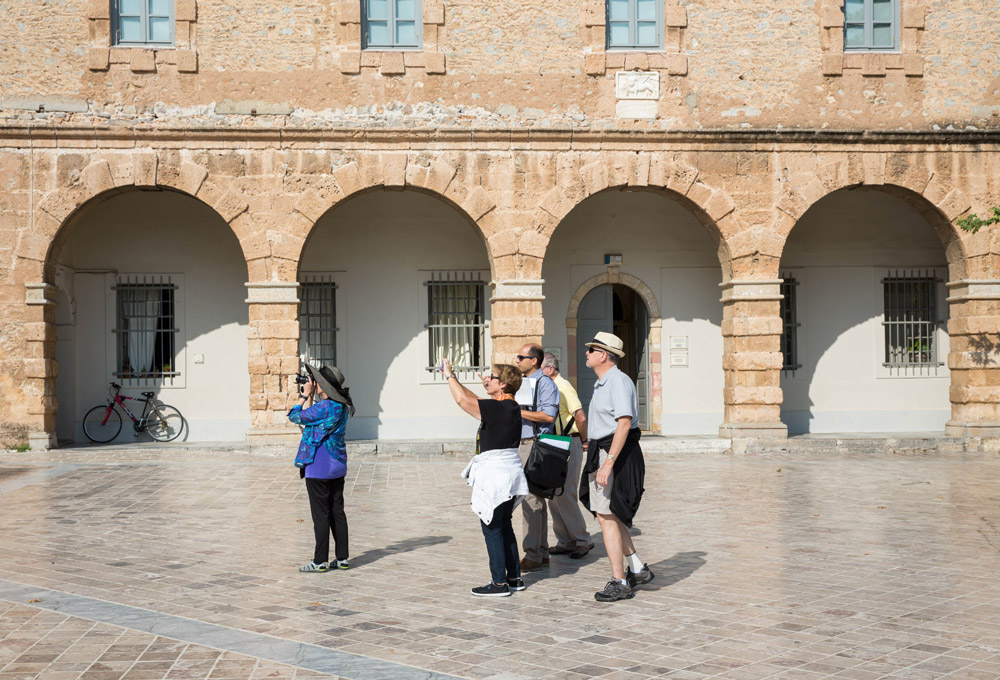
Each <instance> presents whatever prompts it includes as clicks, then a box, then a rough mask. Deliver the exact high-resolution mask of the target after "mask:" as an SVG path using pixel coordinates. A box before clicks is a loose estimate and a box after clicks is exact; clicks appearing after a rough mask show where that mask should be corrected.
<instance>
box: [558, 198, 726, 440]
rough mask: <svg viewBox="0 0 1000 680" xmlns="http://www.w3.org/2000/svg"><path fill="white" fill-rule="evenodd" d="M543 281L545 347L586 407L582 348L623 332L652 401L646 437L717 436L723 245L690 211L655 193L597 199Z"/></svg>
mask: <svg viewBox="0 0 1000 680" xmlns="http://www.w3.org/2000/svg"><path fill="white" fill-rule="evenodd" d="M609 256H610V257H609ZM614 256H620V260H618V258H617V257H614ZM543 278H544V279H545V301H544V302H543V313H544V315H545V319H546V330H545V338H544V343H543V344H544V345H545V347H546V349H548V350H550V351H553V353H555V354H557V355H559V356H560V357H562V358H563V361H562V365H563V370H564V373H565V374H566V377H567V378H569V379H570V380H575V381H576V383H575V384H576V385H577V390H578V391H579V393H580V397H581V400H583V401H584V403H587V402H589V397H590V396H591V394H592V392H593V376H592V375H587V373H589V369H587V368H586V363H585V359H584V356H583V352H584V350H585V347H584V343H586V342H587V341H588V340H590V339H591V338H592V337H593V334H594V333H595V332H597V331H598V330H605V331H612V332H614V331H621V332H622V333H625V334H627V335H629V337H628V338H626V337H625V336H622V338H623V340H624V341H625V342H626V363H623V368H625V367H626V365H627V366H628V367H629V370H631V371H633V372H634V373H635V375H634V376H633V378H634V379H636V380H637V381H638V384H637V387H639V392H640V395H642V394H643V393H645V395H646V403H647V409H648V414H647V415H646V417H645V421H646V423H645V424H644V427H647V428H648V429H650V430H652V431H654V432H662V433H664V434H716V433H717V432H718V428H719V425H720V423H721V422H722V420H723V385H724V378H723V372H722V360H721V358H722V350H723V348H722V333H721V324H722V306H721V304H720V303H719V283H720V282H721V280H722V271H721V268H720V265H719V260H718V254H717V245H716V243H715V242H714V240H713V238H712V236H711V235H710V234H709V232H708V230H707V229H706V228H705V224H704V218H703V216H702V217H699V216H698V215H696V214H695V211H694V209H693V208H692V206H690V205H688V204H686V203H682V201H681V199H680V198H678V197H676V196H674V195H673V194H671V193H669V192H659V191H656V190H645V191H631V190H629V191H620V190H610V191H605V192H601V193H599V194H595V195H594V196H591V197H590V198H588V199H586V200H585V201H583V202H582V203H580V204H579V205H578V206H576V207H575V208H574V209H573V210H572V211H570V213H569V214H568V215H567V216H566V218H565V219H564V220H563V221H562V222H561V223H560V225H559V226H558V228H557V229H556V230H555V232H554V234H553V236H552V239H551V241H550V242H549V245H548V248H547V250H546V259H545V264H544V268H543ZM616 293H617V295H616ZM616 300H617V308H618V309H617V313H616ZM561 318H565V319H566V322H565V325H563V324H560V323H559V321H557V320H558V319H561ZM585 336H586V337H585ZM645 345H648V349H639V347H640V346H645ZM630 346H634V347H632V349H631V351H630V350H629V348H630ZM629 354H632V356H631V358H630V357H629V356H628V355H629ZM632 362H634V363H632ZM642 383H644V384H642Z"/></svg>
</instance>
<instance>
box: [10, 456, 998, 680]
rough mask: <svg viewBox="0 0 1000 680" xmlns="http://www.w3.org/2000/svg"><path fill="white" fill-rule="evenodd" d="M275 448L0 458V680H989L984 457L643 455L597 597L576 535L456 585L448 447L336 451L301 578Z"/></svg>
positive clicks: (459, 489) (464, 492) (298, 493)
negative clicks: (332, 519)
mask: <svg viewBox="0 0 1000 680" xmlns="http://www.w3.org/2000/svg"><path fill="white" fill-rule="evenodd" d="M284 454H285V455H278V454H268V453H258V452H254V453H251V452H248V451H245V450H239V448H238V447H228V448H220V449H218V450H216V449H213V448H209V447H188V448H185V447H172V446H158V447H153V448H150V447H100V448H80V449H68V450H59V451H53V452H48V453H13V452H11V453H6V454H0V680H13V679H15V678H18V679H21V678H32V679H35V678H39V679H43V678H44V679H49V680H55V679H66V680H70V679H74V678H80V679H87V680H111V679H119V678H124V679H128V680H141V679H149V680H158V679H160V678H179V679H181V678H213V679H215V678H218V679H234V680H235V679H242V678H283V679H291V678H296V679H297V678H321V677H322V678H328V677H343V678H352V679H353V678H358V679H364V680H368V679H372V680H374V679H379V678H386V679H390V680H392V679H397V678H399V679H403V678H407V679H408V678H414V679H416V678H449V677H457V678H491V679H494V680H519V679H522V678H560V679H563V678H566V679H571V680H572V679H583V678H604V679H608V680H612V679H614V680H640V679H642V678H654V677H669V678H683V679H688V680H695V679H701V678H737V679H741V680H755V679H757V678H782V679H792V678H795V679H800V678H801V679H808V678H817V679H818V678H849V679H854V680H868V679H872V680H874V679H875V678H883V677H889V678H911V679H916V680H923V679H930V678H973V679H982V680H996V679H997V678H1000V507H998V498H1000V457H998V456H997V454H995V453H962V452H955V453H929V452H911V453H905V452H897V453H894V454H884V453H882V454H867V455H862V454H861V453H854V454H852V453H843V452H841V453H834V454H830V453H825V454H823V455H818V454H812V455H810V454H795V455H792V454H788V453H781V454H770V455H768V454H764V455H743V456H739V455H737V456H733V455H725V454H719V453H688V454H684V453H664V454H651V455H649V456H647V477H646V495H645V497H644V500H643V504H642V507H641V509H640V511H639V514H638V516H637V518H636V530H635V534H636V545H637V547H638V549H639V552H640V554H641V555H642V556H643V558H644V559H645V560H647V561H648V562H649V564H650V567H651V568H652V569H653V571H654V572H655V573H656V579H655V580H654V581H653V582H652V583H650V584H649V585H646V586H641V587H639V588H638V589H637V595H636V597H635V598H634V599H632V600H628V601H623V602H618V603H614V604H602V603H598V602H595V601H594V599H593V594H594V592H595V591H597V590H600V589H601V588H602V587H603V586H604V584H605V582H606V581H607V578H608V575H609V567H608V564H607V560H606V558H605V556H604V552H603V549H602V548H601V547H600V540H599V539H600V537H599V536H597V539H598V540H597V543H598V548H597V549H596V550H595V551H593V552H592V553H591V554H590V555H589V556H588V557H587V558H586V559H583V560H580V561H574V560H570V559H568V558H566V557H553V558H552V561H551V564H550V566H549V567H548V568H546V569H545V570H543V571H541V572H533V573H530V574H527V575H526V581H527V585H528V588H527V590H525V591H523V592H519V593H515V594H514V595H513V596H512V597H509V598H489V599H487V598H474V597H472V596H471V595H470V593H469V589H470V587H472V586H477V585H482V584H483V583H486V582H487V581H488V580H489V570H488V564H487V559H486V550H485V546H484V543H483V538H482V533H481V531H480V528H479V522H478V519H477V518H476V516H475V515H474V514H473V513H472V512H471V511H470V509H469V490H468V488H467V487H466V486H465V483H464V481H463V480H461V479H459V472H460V471H461V469H462V468H463V467H464V465H465V463H466V462H467V460H468V456H467V455H465V456H462V455H449V454H436V455H434V454H418V453H409V454H398V455H385V454H382V455H373V454H361V455H355V456H353V458H352V460H351V461H350V466H349V475H348V484H347V487H346V488H347V512H348V517H349V521H350V531H351V569H350V570H349V571H346V572H344V571H335V572H330V573H326V574H300V573H299V572H298V571H297V567H298V565H300V564H302V563H304V562H306V561H308V560H309V558H310V557H311V553H312V530H311V522H310V520H309V515H308V502H307V499H306V495H305V489H304V485H303V483H302V482H301V480H300V479H299V477H298V472H297V470H296V469H295V468H294V467H292V465H291V459H292V457H293V455H294V447H289V449H288V451H287V452H284ZM519 515H520V513H519V511H518V512H517V514H516V515H515V518H516V519H517V521H516V522H515V529H516V530H517V531H518V533H519V534H520V522H519ZM589 526H590V528H591V531H592V532H594V533H595V534H596V532H597V522H596V521H594V520H592V519H591V520H589Z"/></svg>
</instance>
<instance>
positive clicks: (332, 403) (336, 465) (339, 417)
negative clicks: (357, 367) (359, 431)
mask: <svg viewBox="0 0 1000 680" xmlns="http://www.w3.org/2000/svg"><path fill="white" fill-rule="evenodd" d="M306 371H307V372H308V373H309V381H308V382H307V383H306V384H305V385H303V386H302V392H301V393H300V394H299V397H298V403H296V404H295V406H293V407H292V410H291V411H289V412H288V419H289V420H290V421H292V422H293V423H295V424H296V425H304V426H305V427H304V429H303V430H302V439H301V441H300V442H299V450H298V453H297V454H296V456H295V466H296V467H298V468H299V474H300V475H301V476H302V477H305V480H306V491H307V492H308V493H309V510H310V512H311V514H312V520H313V532H314V533H315V536H316V548H315V550H314V552H313V559H312V561H311V562H309V563H308V564H305V565H303V566H301V567H299V571H302V572H307V573H315V572H324V571H329V570H330V569H334V568H336V569H347V568H348V561H347V559H348V555H349V553H348V550H347V514H346V513H345V512H344V477H345V476H346V475H347V447H346V445H345V444H344V430H345V429H346V427H347V416H348V414H350V415H352V416H353V415H354V403H353V402H352V401H351V391H350V390H349V389H348V388H347V385H346V384H345V378H344V374H343V373H341V372H340V369H338V368H337V367H336V366H322V367H320V368H319V369H316V368H313V367H312V366H310V365H308V364H306ZM293 384H294V383H293ZM314 401H315V403H314ZM331 529H333V540H334V544H335V549H336V560H334V561H333V562H331V561H330V530H331Z"/></svg>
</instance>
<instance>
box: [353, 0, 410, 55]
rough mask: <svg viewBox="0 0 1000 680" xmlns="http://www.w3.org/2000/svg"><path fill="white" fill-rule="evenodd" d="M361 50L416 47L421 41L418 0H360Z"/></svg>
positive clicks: (408, 48)
mask: <svg viewBox="0 0 1000 680" xmlns="http://www.w3.org/2000/svg"><path fill="white" fill-rule="evenodd" d="M361 21H362V26H361V35H362V49H366V50H419V49H421V46H422V45H423V42H424V35H423V33H424V31H423V28H424V23H423V7H422V2H421V0H361Z"/></svg>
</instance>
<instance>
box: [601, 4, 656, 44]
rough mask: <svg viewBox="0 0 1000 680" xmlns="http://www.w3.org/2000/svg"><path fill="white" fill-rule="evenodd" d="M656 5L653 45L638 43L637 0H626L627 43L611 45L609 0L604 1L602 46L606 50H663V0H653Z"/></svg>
mask: <svg viewBox="0 0 1000 680" xmlns="http://www.w3.org/2000/svg"><path fill="white" fill-rule="evenodd" d="M654 4H655V5H656V44H655V45H639V44H638V38H637V35H636V34H637V33H638V21H639V19H638V7H639V5H638V2H637V0H628V13H629V29H628V30H629V44H628V45H612V44H611V0H605V1H604V22H605V23H604V26H605V35H604V48H605V51H607V52H663V51H664V44H665V43H664V40H665V37H664V36H665V28H664V26H665V19H664V9H663V5H664V2H663V0H655V3H654Z"/></svg>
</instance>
